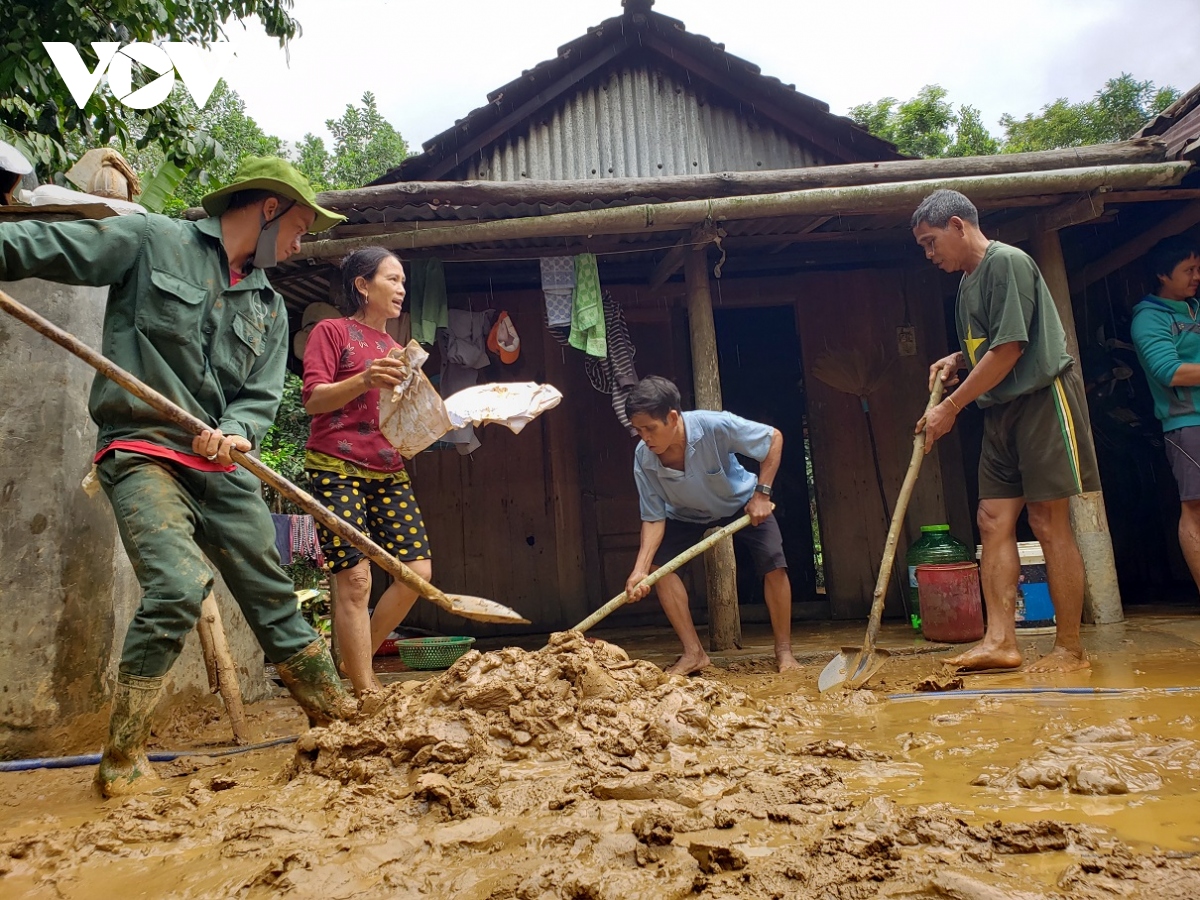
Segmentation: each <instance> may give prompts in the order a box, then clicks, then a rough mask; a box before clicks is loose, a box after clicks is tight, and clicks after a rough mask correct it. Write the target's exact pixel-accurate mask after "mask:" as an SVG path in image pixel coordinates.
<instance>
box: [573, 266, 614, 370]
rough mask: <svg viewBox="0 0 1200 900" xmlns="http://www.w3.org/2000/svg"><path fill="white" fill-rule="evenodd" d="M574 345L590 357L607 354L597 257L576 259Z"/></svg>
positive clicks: (601, 356)
mask: <svg viewBox="0 0 1200 900" xmlns="http://www.w3.org/2000/svg"><path fill="white" fill-rule="evenodd" d="M571 346H572V347H574V348H575V349H576V350H582V351H583V352H584V353H586V354H587V355H588V356H597V357H600V358H603V357H605V356H607V355H608V350H607V348H606V345H605V341H604V300H603V299H602V298H601V296H600V273H599V272H598V271H597V270H596V254H594V253H581V254H580V255H579V256H576V257H575V302H574V303H573V304H572V306H571Z"/></svg>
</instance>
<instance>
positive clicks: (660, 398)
mask: <svg viewBox="0 0 1200 900" xmlns="http://www.w3.org/2000/svg"><path fill="white" fill-rule="evenodd" d="M671 410H675V412H677V413H679V414H681V415H682V414H683V401H682V400H681V399H680V397H679V388H677V387H675V382H673V381H671V379H669V378H663V377H662V376H661V375H649V376H647V377H646V378H643V379H642V380H641V381H639V382H638V383H637V384H635V385H634V386H633V390H632V391H630V392H629V396H628V397H626V398H625V416H626V418H629V419H632V418H633V417H634V416H636V415H638V413H645V414H646V415H648V416H649V417H650V418H652V419H658V420H659V421H660V422H665V421H667V416H669V415H670V414H671Z"/></svg>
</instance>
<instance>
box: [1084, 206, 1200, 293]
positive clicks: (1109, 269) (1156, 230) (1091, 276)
mask: <svg viewBox="0 0 1200 900" xmlns="http://www.w3.org/2000/svg"><path fill="white" fill-rule="evenodd" d="M1197 222H1200V200H1193V201H1192V202H1191V203H1189V204H1187V206H1184V207H1181V208H1180V209H1177V210H1175V212H1173V213H1171V215H1169V216H1167V217H1166V218H1165V219H1163V220H1162V221H1161V222H1159V223H1158V224H1157V225H1154V226H1153V227H1151V228H1148V229H1147V230H1145V231H1143V232H1142V233H1141V234H1139V235H1138V236H1137V237H1135V238H1134V239H1133V240H1131V241H1127V242H1126V243H1124V244H1122V245H1121V246H1120V247H1117V248H1116V249H1115V250H1112V251H1110V252H1108V253H1106V254H1105V255H1104V256H1102V257H1100V258H1099V259H1097V260H1095V261H1094V262H1090V263H1088V264H1087V265H1086V266H1084V267H1083V268H1082V269H1081V270H1080V271H1079V272H1078V273H1076V275H1075V277H1074V278H1072V279H1071V291H1072V293H1077V292H1079V291H1082V290H1083V289H1084V288H1086V287H1087V286H1088V285H1089V284H1091V283H1092V282H1095V281H1099V280H1100V279H1101V278H1104V277H1105V276H1106V275H1111V274H1112V273H1113V272H1115V271H1117V269H1119V268H1121V267H1122V266H1127V265H1129V263H1131V262H1133V261H1134V260H1135V259H1138V258H1139V257H1141V256H1143V255H1144V254H1145V253H1146V251H1147V250H1149V249H1150V248H1151V247H1153V246H1154V245H1155V244H1157V243H1158V242H1159V241H1161V240H1162V239H1163V238H1166V237H1171V236H1172V235H1176V234H1180V233H1181V232H1184V231H1187V230H1188V229H1189V228H1191V227H1192V226H1193V225H1195V224H1196V223H1197Z"/></svg>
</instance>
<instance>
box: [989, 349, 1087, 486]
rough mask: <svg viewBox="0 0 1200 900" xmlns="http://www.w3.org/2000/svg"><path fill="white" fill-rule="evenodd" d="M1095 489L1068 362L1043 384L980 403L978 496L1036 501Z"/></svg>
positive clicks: (1079, 397) (1079, 386) (1083, 414)
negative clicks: (1006, 398) (1000, 400)
mask: <svg viewBox="0 0 1200 900" xmlns="http://www.w3.org/2000/svg"><path fill="white" fill-rule="evenodd" d="M1098 490H1100V471H1099V469H1098V468H1097V465H1096V450H1095V448H1094V447H1093V446H1092V440H1091V425H1090V424H1089V423H1088V418H1087V406H1086V403H1085V401H1084V395H1083V382H1082V380H1081V379H1080V377H1079V373H1078V372H1077V371H1076V369H1075V368H1074V367H1071V368H1070V369H1067V371H1065V372H1063V373H1062V374H1061V375H1059V376H1058V377H1057V378H1055V379H1054V383H1053V384H1051V385H1050V386H1049V387H1044V388H1042V389H1041V390H1038V391H1034V392H1033V393H1031V394H1025V395H1023V396H1020V397H1018V398H1017V399H1015V400H1011V401H1009V402H1008V403H999V404H997V405H995V406H989V407H987V408H986V409H984V411H983V452H982V453H981V454H980V456H979V499H980V500H1001V499H1004V500H1011V499H1016V498H1018V497H1022V498H1024V499H1025V500H1026V501H1029V502H1033V503H1037V502H1040V501H1043V500H1061V499H1063V498H1064V497H1074V496H1075V495H1076V494H1083V493H1087V492H1089V491H1098Z"/></svg>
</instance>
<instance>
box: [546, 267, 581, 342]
mask: <svg viewBox="0 0 1200 900" xmlns="http://www.w3.org/2000/svg"><path fill="white" fill-rule="evenodd" d="M541 264H542V293H543V294H544V295H545V297H546V324H548V325H550V326H551V327H552V328H556V327H558V326H560V325H567V326H569V325H570V324H571V308H572V305H573V301H574V298H575V260H574V258H573V257H570V256H543V257H542V260H541Z"/></svg>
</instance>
